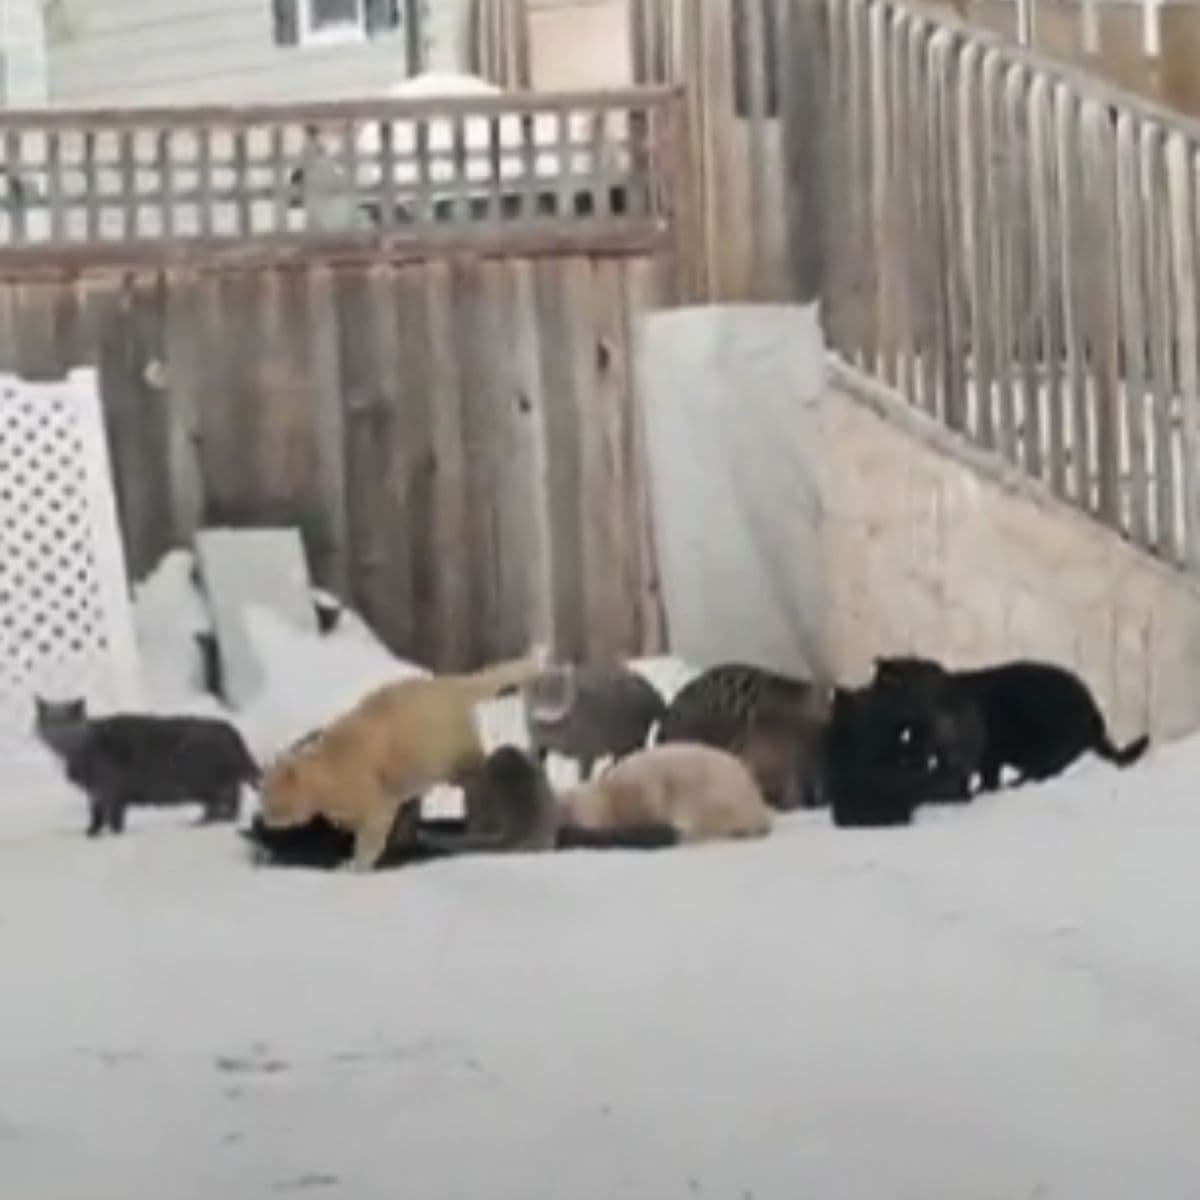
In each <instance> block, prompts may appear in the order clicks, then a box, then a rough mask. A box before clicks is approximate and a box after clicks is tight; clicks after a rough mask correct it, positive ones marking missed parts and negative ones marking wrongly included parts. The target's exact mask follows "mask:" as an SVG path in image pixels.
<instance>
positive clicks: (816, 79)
mask: <svg viewBox="0 0 1200 1200" xmlns="http://www.w3.org/2000/svg"><path fill="white" fill-rule="evenodd" d="M781 7H782V9H783V11H782V14H781V20H782V23H783V30H782V44H783V45H784V46H785V47H786V51H785V52H784V53H782V54H780V55H779V56H778V57H779V61H780V62H782V63H784V64H786V65H785V67H784V69H783V70H781V71H780V80H779V84H780V107H781V109H782V116H783V143H784V155H785V160H784V197H783V202H784V204H785V205H786V206H787V227H788V250H789V253H790V257H791V283H792V298H793V299H794V300H796V301H798V302H800V303H805V302H807V301H810V300H816V299H818V298H819V297H820V296H821V293H822V290H823V287H824V278H825V272H824V254H823V245H824V233H823V212H824V190H825V179H824V176H823V167H824V156H823V154H822V130H823V129H824V128H825V124H824V122H825V102H824V101H825V87H826V81H827V78H828V75H827V72H828V67H827V63H828V58H829V54H828V38H827V35H826V27H825V8H824V6H823V5H822V4H821V3H820V2H819V0H789V3H787V4H786V5H783V6H781Z"/></svg>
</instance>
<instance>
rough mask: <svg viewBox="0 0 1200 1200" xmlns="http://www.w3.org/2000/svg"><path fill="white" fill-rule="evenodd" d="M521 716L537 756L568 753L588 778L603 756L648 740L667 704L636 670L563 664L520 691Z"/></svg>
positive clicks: (621, 754)
mask: <svg viewBox="0 0 1200 1200" xmlns="http://www.w3.org/2000/svg"><path fill="white" fill-rule="evenodd" d="M522 699H523V701H524V705H525V720H526V723H527V725H528V726H529V736H530V741H531V743H532V747H533V750H534V753H535V755H536V756H537V758H538V760H539V761H540V762H543V763H544V762H545V760H546V755H547V753H549V752H550V751H553V752H554V753H556V754H561V755H563V756H564V757H566V758H572V759H574V760H575V761H576V763H577V764H578V767H579V778H580V779H589V778H590V777H591V774H592V768H593V767H594V765H595V764H596V762H597V761H598V760H600V759H602V758H607V757H609V756H612V757H613V758H614V759H621V758H624V757H625V756H626V755H627V754H632V753H633V752H634V751H635V750H640V749H642V748H643V747H644V746H645V745H646V739H647V737H648V736H649V733H650V730H651V728H652V727H653V725H654V724H655V722H656V721H659V720H661V719H662V716H663V714H664V713H665V712H666V704H665V702H664V701H663V698H662V697H661V696H660V695H659V694H658V692H657V691H656V690H655V689H654V688H653V687H652V686H651V685H650V684H649V683H647V681H646V680H645V679H643V678H642V677H641V676H640V675H638V674H637V673H636V672H635V671H631V670H629V669H628V668H627V667H620V666H574V665H573V664H566V665H564V666H562V667H560V668H557V669H555V670H551V671H547V672H545V673H544V674H542V675H540V676H539V677H538V678H537V679H535V680H533V682H532V683H530V684H529V685H528V686H527V687H526V688H525V689H524V690H523V696H522Z"/></svg>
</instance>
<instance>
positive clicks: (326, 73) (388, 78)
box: [47, 0, 465, 106]
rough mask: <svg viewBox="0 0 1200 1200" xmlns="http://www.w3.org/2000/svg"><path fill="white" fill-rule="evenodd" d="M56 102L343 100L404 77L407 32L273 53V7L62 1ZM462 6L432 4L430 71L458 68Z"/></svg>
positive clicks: (56, 39)
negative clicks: (63, 14)
mask: <svg viewBox="0 0 1200 1200" xmlns="http://www.w3.org/2000/svg"><path fill="white" fill-rule="evenodd" d="M60 3H65V6H66V9H67V12H68V13H69V19H68V20H67V21H65V22H63V23H62V25H63V28H62V29H61V31H58V32H55V31H52V32H51V40H50V45H49V49H48V56H47V57H48V60H49V81H50V82H49V86H50V99H51V102H52V103H54V104H57V105H60V106H75V105H120V104H156V103H164V104H189V103H192V104H202V103H238V102H252V101H287V100H305V99H319V98H328V99H337V98H341V97H352V96H364V95H370V94H372V93H375V92H378V91H380V90H381V89H383V88H384V87H386V86H387V85H388V84H391V83H395V82H396V81H397V80H399V79H403V78H404V76H405V74H406V62H405V41H404V34H403V33H402V32H401V31H396V32H394V33H385V34H382V35H380V36H377V37H374V38H371V39H369V40H364V41H362V42H353V43H350V44H340V45H325V46H276V45H275V43H274V37H273V28H272V17H271V0H60ZM464 6H465V0H431V3H430V5H429V8H430V13H431V15H430V18H429V22H428V38H429V65H430V66H431V67H433V68H439V67H440V68H442V69H456V68H459V67H460V66H461V47H462V45H463V38H462V31H461V27H462V25H463V23H464V11H465V7H464Z"/></svg>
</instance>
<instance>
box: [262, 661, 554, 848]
mask: <svg viewBox="0 0 1200 1200" xmlns="http://www.w3.org/2000/svg"><path fill="white" fill-rule="evenodd" d="M545 666H546V660H545V652H544V651H537V652H534V653H533V654H531V655H530V656H528V657H526V658H522V659H517V660H515V661H512V662H507V663H501V664H499V665H497V666H492V667H489V668H486V669H484V670H481V671H476V672H474V673H472V674H465V675H440V676H434V677H430V678H423V679H405V680H402V681H400V682H398V683H393V684H388V685H386V686H384V687H381V688H377V689H375V690H374V691H372V692H370V693H369V694H368V695H366V696H365V697H363V699H362V700H360V701H359V702H358V704H356V705H355V706H354V708H352V709H351V710H350V711H349V712H347V713H345V714H344V715H342V716H341V717H338V718H337V719H336V720H335V721H333V722H331V723H330V724H328V725H326V726H325V727H324V728H323V729H322V730H321V731H320V732H319V733H318V735H317V736H316V737H315V738H312V739H311V740H307V741H306V742H305V743H304V744H303V745H301V746H300V747H299V748H297V749H294V750H292V751H289V752H287V753H285V754H284V755H283V756H282V757H281V758H280V759H279V760H278V761H277V762H275V763H273V764H272V765H271V766H270V768H269V769H268V770H267V771H266V773H265V774H264V776H263V783H262V789H261V797H262V799H261V806H260V807H261V810H262V815H263V820H264V822H265V823H266V824H267V825H269V826H275V827H280V826H288V825H304V824H305V823H306V822H308V821H309V820H310V819H311V818H312V817H314V816H317V815H320V816H323V817H325V818H326V819H327V820H328V821H330V822H331V823H333V824H334V825H337V826H339V827H340V828H342V829H347V830H349V831H350V832H351V833H353V834H354V838H355V849H354V860H353V863H354V866H355V867H356V869H358V870H369V869H370V868H371V867H372V866H374V865H375V863H376V862H377V861H378V859H379V857H380V855H381V854H382V853H383V851H384V849H385V847H386V846H387V845H388V842H389V839H395V838H399V839H401V840H411V838H412V835H413V834H414V833H415V829H416V823H417V821H418V819H419V816H420V799H421V796H422V795H423V794H424V793H425V792H426V791H428V790H429V789H430V788H431V787H433V786H435V785H436V784H439V783H451V784H459V785H460V786H461V785H462V784H464V783H465V782H467V781H468V780H469V779H470V778H471V776H472V775H474V774H475V773H477V772H478V771H479V770H480V769H481V768H482V767H483V766H484V763H485V761H486V757H487V756H486V754H485V752H484V749H483V745H482V743H481V741H480V736H479V730H478V727H477V723H476V716H475V706H476V705H477V704H479V703H481V702H482V701H484V700H488V699H491V698H492V697H494V696H498V695H501V694H504V693H505V692H509V691H514V690H516V689H517V688H519V687H521V686H522V685H523V684H525V683H528V682H529V681H530V680H532V679H533V678H534V677H535V676H536V675H538V674H539V673H540V672H541V671H543V670H544V669H545ZM398 817H403V820H398Z"/></svg>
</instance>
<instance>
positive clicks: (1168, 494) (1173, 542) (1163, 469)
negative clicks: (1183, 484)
mask: <svg viewBox="0 0 1200 1200" xmlns="http://www.w3.org/2000/svg"><path fill="white" fill-rule="evenodd" d="M1139 143H1140V151H1141V190H1142V196H1143V198H1144V204H1145V208H1144V211H1143V219H1144V221H1145V224H1146V229H1147V239H1146V251H1147V256H1146V298H1147V301H1148V303H1149V309H1150V318H1149V319H1150V363H1149V367H1150V370H1149V375H1150V386H1151V406H1150V422H1151V439H1152V444H1153V448H1154V454H1153V463H1154V543H1155V547H1156V549H1157V550H1158V553H1159V554H1160V555H1162V556H1163V557H1164V558H1168V559H1171V560H1174V561H1176V562H1179V561H1182V559H1183V546H1182V543H1181V541H1180V538H1179V529H1178V525H1177V522H1176V511H1177V508H1178V506H1179V501H1180V481H1179V479H1178V477H1177V472H1176V464H1175V435H1174V421H1173V417H1174V411H1175V395H1176V382H1175V369H1174V354H1173V345H1172V343H1173V340H1174V323H1173V320H1172V295H1173V285H1172V279H1171V228H1170V216H1169V212H1168V207H1167V185H1166V159H1165V155H1164V141H1163V135H1162V130H1161V128H1160V127H1159V126H1157V125H1156V124H1153V123H1147V124H1146V125H1144V126H1143V127H1142V131H1141V137H1140V138H1139Z"/></svg>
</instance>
